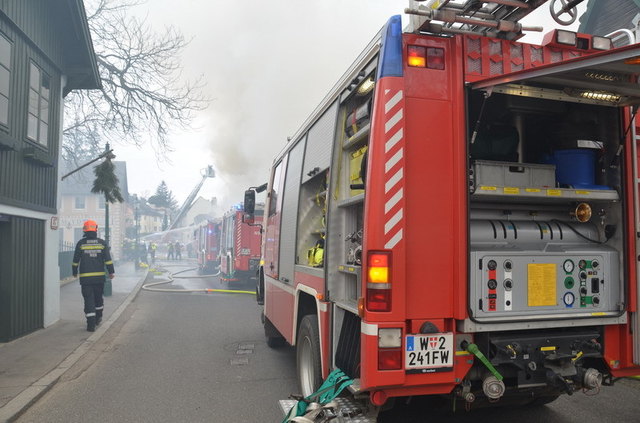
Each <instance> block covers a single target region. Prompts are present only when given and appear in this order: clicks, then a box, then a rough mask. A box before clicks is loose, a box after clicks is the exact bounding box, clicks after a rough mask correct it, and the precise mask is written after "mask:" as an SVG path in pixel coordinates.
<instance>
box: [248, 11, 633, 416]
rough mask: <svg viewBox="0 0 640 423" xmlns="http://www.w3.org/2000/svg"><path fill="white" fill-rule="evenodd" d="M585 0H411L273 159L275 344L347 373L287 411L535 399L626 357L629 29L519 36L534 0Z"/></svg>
mask: <svg viewBox="0 0 640 423" xmlns="http://www.w3.org/2000/svg"><path fill="white" fill-rule="evenodd" d="M579 3H580V1H570V2H565V1H563V2H559V1H553V2H547V1H542V0H530V1H514V0H502V1H493V2H479V1H471V0H467V1H446V0H442V1H427V2H415V1H411V4H410V7H409V8H408V9H407V10H406V11H405V12H406V13H407V14H408V15H410V16H411V19H410V20H411V24H410V25H409V26H408V28H407V29H406V30H404V31H403V27H402V23H401V18H400V16H393V17H391V18H390V19H389V21H388V22H387V24H386V25H385V26H384V27H383V29H382V30H381V32H380V33H379V34H378V35H377V36H376V37H375V38H374V39H373V40H372V42H371V43H370V44H369V45H368V46H367V48H366V49H365V50H364V51H363V52H362V53H361V54H360V56H359V57H358V58H357V59H356V60H355V62H354V63H353V65H352V66H351V67H350V68H349V69H348V71H347V72H346V73H345V74H344V76H343V77H342V78H341V79H340V81H338V83H337V84H336V85H335V86H334V87H333V88H332V89H331V91H330V92H329V93H328V94H327V96H326V97H325V99H324V100H323V102H322V103H321V104H320V105H319V106H318V107H317V108H316V110H315V111H314V112H313V113H312V114H311V116H310V117H309V118H308V119H307V120H306V121H305V122H304V123H303V124H302V126H301V127H300V129H299V130H298V132H297V133H296V134H295V135H294V136H293V137H292V138H291V140H290V142H289V143H288V144H287V146H286V148H285V149H284V150H283V151H281V152H280V153H279V154H278V155H277V156H276V157H275V160H274V162H273V167H272V169H271V176H270V178H269V186H268V189H267V192H268V195H267V201H266V206H265V216H264V222H263V224H264V230H265V236H264V237H263V243H262V261H261V266H260V270H259V281H258V289H257V290H258V300H259V302H263V303H264V309H263V323H264V328H265V335H266V337H267V342H268V344H269V345H270V346H272V347H278V346H280V345H283V344H285V343H287V344H290V345H293V346H295V348H296V356H297V363H296V365H297V372H298V379H299V383H300V392H299V393H300V394H301V395H302V396H303V397H308V396H310V395H312V394H313V393H314V392H315V391H316V390H317V389H318V388H319V386H320V385H321V383H322V382H323V380H324V379H325V378H326V377H327V376H328V375H330V374H332V372H334V371H336V370H337V369H339V370H340V371H341V372H343V373H344V375H346V377H347V378H348V379H349V381H350V382H349V383H350V385H349V386H348V390H349V391H350V393H351V396H342V397H339V401H340V402H339V403H334V404H332V405H331V407H328V408H327V409H326V410H324V411H322V410H321V411H318V412H313V411H309V412H307V414H308V416H307V417H305V418H307V420H301V418H302V417H298V419H299V420H291V421H328V420H329V417H331V416H332V415H333V416H334V417H331V418H334V419H337V418H338V417H339V418H340V419H342V420H331V421H375V416H376V413H377V412H378V411H379V410H380V409H381V408H382V407H384V406H388V405H389V404H391V403H392V402H393V400H394V399H395V398H399V397H410V396H439V397H442V398H445V399H448V400H450V401H452V402H453V401H456V400H457V401H462V403H464V404H465V405H466V408H468V409H469V408H471V409H473V408H476V407H482V406H493V405H504V404H510V403H518V404H524V403H538V404H542V403H547V402H550V401H553V400H554V399H556V398H557V397H558V396H559V395H562V394H573V393H574V392H578V391H585V392H590V393H597V392H598V391H599V390H600V389H601V387H602V386H603V385H610V384H612V383H613V382H614V380H615V379H616V378H619V377H624V376H630V375H637V374H640V367H638V364H639V363H640V338H639V335H638V331H637V330H634V329H635V328H636V327H637V326H638V323H640V322H639V318H638V313H637V305H638V260H637V257H638V252H637V242H638V233H639V232H638V231H639V223H638V169H637V161H638V153H637V141H636V134H635V131H636V129H635V124H634V118H635V113H636V111H637V108H636V105H637V104H638V102H639V100H640V88H639V86H638V75H639V74H640V46H638V45H635V44H631V45H628V46H623V47H617V48H614V47H613V44H612V41H611V39H610V38H607V37H600V36H591V35H585V34H577V33H575V32H571V31H566V30H561V29H556V30H553V31H551V32H549V33H548V34H547V35H546V36H545V37H544V41H543V42H542V43H541V45H533V44H526V43H520V42H518V39H520V38H521V37H522V35H523V31H524V30H527V29H531V30H537V29H538V28H526V27H523V25H522V24H521V23H520V20H521V19H522V18H524V17H525V16H526V15H528V14H529V13H530V12H531V11H533V10H535V9H536V8H538V7H540V6H543V5H547V6H549V5H550V6H551V13H552V14H553V15H554V17H555V18H556V19H557V20H559V21H563V20H566V21H565V22H568V21H571V20H572V19H575V15H576V11H575V8H574V7H575V6H576V5H577V4H579ZM344 392H346V390H345V391H344ZM597 400H598V398H597V397H596V398H595V399H594V401H597ZM295 404H296V402H295V401H288V402H287V401H283V402H282V406H283V409H284V410H285V411H288V410H290V408H291V407H293V406H294V405H295ZM348 406H349V407H351V408H348ZM314 409H317V407H316V406H313V407H311V408H310V410H314ZM303 414H304V413H303ZM311 414H314V416H312V417H310V416H311ZM327 416H329V417H327ZM291 418H293V416H291ZM323 419H324V420H323Z"/></svg>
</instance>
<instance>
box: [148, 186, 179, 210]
mask: <svg viewBox="0 0 640 423" xmlns="http://www.w3.org/2000/svg"><path fill="white" fill-rule="evenodd" d="M147 201H148V203H149V204H153V205H154V206H156V207H163V208H165V209H168V210H171V211H174V210H176V208H177V207H178V202H177V201H176V199H175V198H174V196H173V193H172V192H171V191H170V190H169V187H167V184H166V182H165V181H162V182H160V185H158V188H156V193H155V194H153V195H152V196H151V197H149V200H147Z"/></svg>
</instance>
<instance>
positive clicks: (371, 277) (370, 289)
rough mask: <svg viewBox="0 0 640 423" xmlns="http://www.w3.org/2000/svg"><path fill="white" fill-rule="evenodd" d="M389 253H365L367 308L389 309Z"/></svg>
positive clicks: (375, 309) (371, 309) (372, 309)
mask: <svg viewBox="0 0 640 423" xmlns="http://www.w3.org/2000/svg"><path fill="white" fill-rule="evenodd" d="M390 276H391V253H390V252H388V251H370V252H369V254H368V255H367V296H366V298H367V310H369V311H378V312H380V311H391V280H390Z"/></svg>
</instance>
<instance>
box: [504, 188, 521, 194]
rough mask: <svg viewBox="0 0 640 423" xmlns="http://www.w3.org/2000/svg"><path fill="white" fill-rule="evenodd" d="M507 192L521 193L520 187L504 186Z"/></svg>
mask: <svg viewBox="0 0 640 423" xmlns="http://www.w3.org/2000/svg"><path fill="white" fill-rule="evenodd" d="M504 193H505V194H520V188H512V187H504Z"/></svg>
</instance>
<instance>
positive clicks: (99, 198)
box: [98, 195, 105, 210]
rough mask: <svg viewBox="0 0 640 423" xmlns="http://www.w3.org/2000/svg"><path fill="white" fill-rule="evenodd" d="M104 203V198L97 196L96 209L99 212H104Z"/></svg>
mask: <svg viewBox="0 0 640 423" xmlns="http://www.w3.org/2000/svg"><path fill="white" fill-rule="evenodd" d="M104 203H105V200H104V196H102V195H99V196H98V208H99V209H100V210H104V209H105V207H104Z"/></svg>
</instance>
